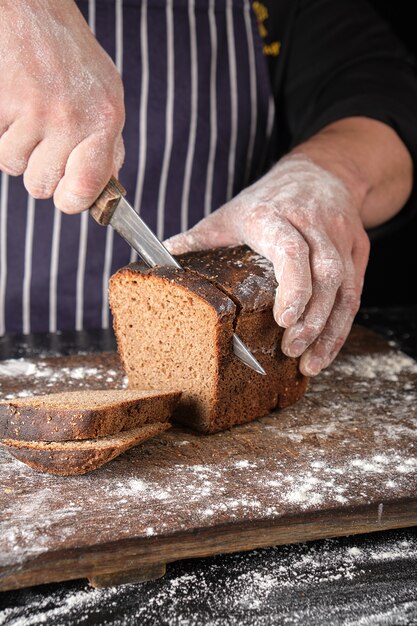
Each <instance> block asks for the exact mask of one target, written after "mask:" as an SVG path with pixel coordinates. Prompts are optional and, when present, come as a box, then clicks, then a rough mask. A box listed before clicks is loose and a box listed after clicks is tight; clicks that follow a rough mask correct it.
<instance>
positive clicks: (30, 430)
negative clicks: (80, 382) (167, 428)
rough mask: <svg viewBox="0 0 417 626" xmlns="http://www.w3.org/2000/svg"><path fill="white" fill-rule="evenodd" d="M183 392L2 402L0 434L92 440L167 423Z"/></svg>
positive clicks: (77, 394) (85, 393)
mask: <svg viewBox="0 0 417 626" xmlns="http://www.w3.org/2000/svg"><path fill="white" fill-rule="evenodd" d="M180 395H181V393H180V392H179V391H175V390H172V391H161V390H157V389H155V390H147V391H143V390H137V389H97V390H79V391H68V392H62V393H53V394H49V395H42V396H32V397H29V398H16V399H14V400H7V401H3V402H0V437H5V438H9V439H14V440H20V441H65V440H75V439H92V438H94V437H104V436H107V435H114V434H116V433H119V432H121V431H125V430H129V429H132V428H135V427H137V426H144V425H145V424H149V423H154V422H165V421H166V420H167V419H168V418H169V416H170V415H171V413H172V411H173V408H174V406H175V405H176V404H177V402H178V400H179V397H180Z"/></svg>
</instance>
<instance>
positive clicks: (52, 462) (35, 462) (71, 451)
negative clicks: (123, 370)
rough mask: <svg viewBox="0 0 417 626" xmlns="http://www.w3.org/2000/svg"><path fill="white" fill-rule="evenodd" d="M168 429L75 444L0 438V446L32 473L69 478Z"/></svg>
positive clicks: (158, 427)
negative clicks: (29, 468)
mask: <svg viewBox="0 0 417 626" xmlns="http://www.w3.org/2000/svg"><path fill="white" fill-rule="evenodd" d="M170 427H171V425H170V424H168V423H157V424H147V425H145V426H139V427H137V428H132V429H131V430H126V431H123V432H121V433H118V434H116V435H110V436H108V437H100V438H98V439H84V440H76V441H59V442H56V441H49V442H47V441H15V440H13V439H2V440H0V445H3V446H4V447H5V448H6V449H7V450H8V451H9V452H10V454H12V455H13V456H14V457H15V458H16V459H18V460H19V461H21V462H22V463H25V464H26V465H29V467H31V468H32V469H34V470H37V471H39V472H47V473H48V474H56V475H58V476H71V475H76V474H86V473H87V472H91V471H92V470H95V469H97V468H98V467H100V466H101V465H104V464H105V463H108V462H109V461H111V460H112V459H114V458H115V457H117V456H119V454H122V452H125V451H126V450H128V449H129V448H132V447H133V446H137V445H138V444H139V443H142V442H143V441H145V440H146V439H149V438H150V437H154V436H155V435H158V434H159V433H161V432H163V431H165V430H167V429H168V428H170Z"/></svg>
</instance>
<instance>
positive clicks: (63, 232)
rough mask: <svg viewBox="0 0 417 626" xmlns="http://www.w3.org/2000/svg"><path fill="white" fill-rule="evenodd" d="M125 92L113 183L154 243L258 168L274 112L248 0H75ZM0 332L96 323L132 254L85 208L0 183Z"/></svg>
mask: <svg viewBox="0 0 417 626" xmlns="http://www.w3.org/2000/svg"><path fill="white" fill-rule="evenodd" d="M78 4H79V7H80V9H81V11H82V12H83V15H84V17H85V18H86V20H87V21H88V23H89V25H90V28H91V29H92V31H93V32H94V33H95V34H96V36H97V38H98V40H99V42H100V43H101V45H103V47H104V48H105V49H106V50H107V52H108V53H109V54H110V55H111V57H112V58H113V59H114V61H115V64H116V66H117V68H118V70H119V72H120V73H121V74H122V77H123V81H124V85H125V101H126V112H127V117H126V125H125V130H124V140H125V145H126V161H125V166H124V167H123V170H122V171H121V175H120V180H121V182H122V184H123V185H124V186H125V187H126V188H127V190H128V197H129V198H130V200H131V201H132V203H133V204H134V207H135V209H136V211H138V212H139V213H140V214H141V215H142V217H143V218H144V219H145V221H146V222H147V223H148V224H149V226H150V227H151V228H152V229H154V231H155V232H156V233H157V235H158V237H160V238H161V239H164V238H166V237H169V236H171V235H173V234H175V233H177V232H180V231H181V230H185V229H187V228H189V227H191V226H192V225H193V224H195V223H196V222H197V221H199V220H200V219H201V218H203V217H204V216H205V215H208V214H209V213H210V212H211V211H213V210H215V209H216V208H217V207H219V206H220V205H222V204H223V203H224V202H225V201H227V200H228V199H230V198H231V197H232V196H233V195H235V194H236V193H237V192H238V191H239V190H241V189H242V188H243V187H245V186H246V185H247V184H248V183H249V182H251V181H252V180H253V179H254V178H256V177H257V176H259V174H260V173H262V167H263V164H264V163H265V152H266V146H267V145H268V139H269V137H270V136H271V133H272V126H273V122H274V107H273V100H272V97H271V93H270V85H269V76H268V71H267V67H266V62H265V59H264V57H263V55H262V42H261V40H260V38H259V33H258V25H257V22H256V18H255V16H254V14H253V12H252V9H251V6H250V3H249V0H142V1H140V0H80V1H79V3H78ZM0 186H1V187H0V334H4V333H5V332H10V333H12V332H24V333H30V332H39V331H48V330H49V331H51V332H54V331H57V330H67V329H77V330H81V329H83V328H101V327H103V328H107V327H108V326H109V324H110V323H111V320H110V313H109V308H108V301H107V287H108V280H109V277H110V275H111V274H112V273H113V272H114V271H116V269H117V268H118V267H121V266H122V265H125V264H126V263H128V262H129V261H131V260H134V259H135V258H136V257H135V253H134V252H132V251H131V250H130V248H129V247H128V246H127V244H126V243H125V242H124V241H123V240H122V239H121V238H120V237H119V236H118V235H117V234H116V233H114V232H113V230H112V229H111V228H108V229H104V228H102V227H99V226H98V225H97V224H96V223H95V222H94V221H93V220H91V219H90V218H89V216H88V214H87V213H84V214H82V215H81V216H68V215H65V214H62V213H60V212H59V211H58V210H56V209H55V208H54V206H53V203H52V201H40V200H36V201H35V200H34V199H33V198H32V197H30V196H28V194H27V192H26V191H25V189H24V187H23V183H22V179H21V178H11V177H8V176H7V175H5V174H2V175H1V181H0Z"/></svg>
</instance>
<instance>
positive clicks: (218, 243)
mask: <svg viewBox="0 0 417 626" xmlns="http://www.w3.org/2000/svg"><path fill="white" fill-rule="evenodd" d="M238 243H239V241H237V239H236V237H235V236H234V234H233V232H232V229H231V228H227V227H225V219H224V212H223V210H222V209H218V210H217V211H214V213H211V215H209V216H208V217H205V218H204V219H202V220H201V221H200V222H198V224H196V225H195V226H193V228H190V229H189V230H187V231H185V232H184V233H180V234H179V235H174V236H173V237H170V238H169V239H166V240H165V241H164V246H165V247H166V248H167V249H168V250H169V252H171V253H172V254H182V253H184V252H193V251H196V250H207V249H208V248H220V247H222V246H232V245H237V244H238Z"/></svg>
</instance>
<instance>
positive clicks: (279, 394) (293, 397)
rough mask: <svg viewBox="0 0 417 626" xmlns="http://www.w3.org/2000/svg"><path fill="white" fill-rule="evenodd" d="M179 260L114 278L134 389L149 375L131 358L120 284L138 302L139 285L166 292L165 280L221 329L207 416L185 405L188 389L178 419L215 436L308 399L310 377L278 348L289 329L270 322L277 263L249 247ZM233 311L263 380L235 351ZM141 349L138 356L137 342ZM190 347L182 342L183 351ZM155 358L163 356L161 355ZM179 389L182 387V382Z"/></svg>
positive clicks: (121, 342)
mask: <svg viewBox="0 0 417 626" xmlns="http://www.w3.org/2000/svg"><path fill="white" fill-rule="evenodd" d="M178 259H179V261H180V263H181V264H182V266H183V267H184V268H185V271H181V270H175V269H174V270H173V269H171V268H152V269H149V268H145V266H144V265H143V264H140V263H138V264H133V265H130V266H127V267H125V268H122V269H121V270H119V272H118V273H117V274H116V275H114V276H113V277H112V279H111V286H110V303H111V307H112V311H113V319H114V329H115V333H116V337H117V341H118V347H119V353H120V355H121V359H122V363H123V365H124V367H125V371H126V373H127V375H128V379H129V386H130V385H132V386H135V385H136V384H137V382H138V380H140V378H141V376H145V375H146V371H144V369H143V367H142V365H141V362H140V360H138V361H136V360H135V358H132V357H131V356H129V355H128V354H127V350H126V336H127V335H128V334H129V331H128V330H127V329H126V327H125V321H124V316H125V312H124V311H123V308H122V307H120V306H119V299H118V297H117V292H118V289H119V288H121V282H123V283H124V288H125V289H127V290H128V289H131V290H132V293H133V292H134V291H135V290H137V294H138V297H139V296H140V290H141V281H143V280H147V281H153V280H154V281H155V282H154V287H155V289H156V290H157V289H159V290H163V289H164V288H166V287H164V284H165V285H166V283H164V281H169V282H170V283H171V284H172V283H175V284H176V285H177V286H178V287H181V288H182V289H184V288H185V289H186V290H188V291H189V293H190V294H193V295H197V296H198V297H199V298H203V299H205V301H206V302H207V304H208V305H209V306H210V307H211V309H212V310H213V312H214V313H215V315H216V319H215V320H214V319H213V318H212V317H209V316H208V315H207V319H206V320H205V321H204V323H205V324H207V331H208V332H209V331H210V328H211V326H210V325H211V324H214V326H216V328H217V333H216V339H215V353H216V359H217V370H216V379H215V380H212V381H211V383H212V387H213V393H212V395H211V399H210V401H209V402H208V401H207V400H204V403H205V405H204V411H203V412H202V411H201V410H200V409H199V406H198V404H196V405H195V406H194V407H192V406H191V405H190V404H188V406H187V404H186V403H187V398H188V393H187V390H185V391H184V393H183V397H182V401H181V402H180V403H179V405H178V407H177V409H176V410H175V411H174V417H175V419H176V420H177V421H179V422H181V423H183V424H186V425H187V426H190V427H192V428H193V429H195V430H198V431H200V432H204V433H214V432H217V431H220V430H224V429H226V428H230V427H231V426H234V425H236V424H242V423H245V422H248V421H251V420H254V419H256V418H258V417H262V416H264V415H267V414H268V413H269V412H270V411H272V410H273V409H275V408H277V407H285V406H289V405H290V404H293V403H294V402H296V401H297V400H298V399H299V398H300V397H301V396H302V395H303V394H304V392H305V390H306V388H307V384H308V379H307V378H306V377H305V376H303V375H302V374H301V373H300V372H299V369H298V359H292V358H289V357H287V356H285V355H284V354H283V353H282V351H281V348H280V346H281V340H282V335H283V332H284V329H283V328H280V327H279V326H278V325H277V324H276V322H275V320H274V317H273V303H274V296H275V291H276V288H277V282H276V279H275V273H274V270H273V267H272V264H271V263H269V261H267V260H266V259H265V258H263V257H261V256H260V255H257V254H255V253H254V252H253V251H252V250H250V248H248V247H247V246H238V247H236V248H218V249H214V250H205V251H200V252H192V253H188V254H184V255H180V256H179V257H178ZM161 279H162V282H161ZM133 283H134V284H133ZM196 287H197V288H196ZM213 289H214V291H213ZM216 291H217V295H216ZM227 303H229V304H227ZM225 311H227V315H228V316H229V318H228V321H229V326H228V327H227V326H226V325H224V326H222V322H223V321H224V315H225ZM232 311H233V313H234V317H233V320H232V328H233V330H234V331H235V332H236V333H237V334H238V335H239V337H240V338H241V339H242V340H243V341H244V342H245V344H246V345H247V346H248V348H249V349H250V350H251V351H252V353H253V354H254V356H255V357H256V358H257V359H258V361H259V362H260V363H261V365H262V366H263V367H264V369H265V371H266V373H267V375H266V376H261V375H259V374H258V373H256V372H254V371H253V370H251V369H250V368H248V367H247V366H246V365H244V364H243V363H241V362H240V361H239V360H238V359H237V357H236V356H235V355H234V354H233V351H232V332H231V328H230V314H231V312H232ZM192 314H193V312H192V311H191V310H190V315H192ZM172 323H174V322H172ZM196 324H201V320H197V318H196ZM131 326H132V330H131V332H132V334H133V335H135V334H136V335H138V336H140V329H139V328H135V327H134V324H131ZM156 339H157V338H156ZM190 340H192V337H190ZM137 346H138V353H139V352H140V342H139V340H138V344H137ZM186 349H187V348H186V345H184V346H183V350H184V354H185V353H186ZM131 353H132V351H131ZM133 353H134V354H135V352H133ZM155 355H156V356H155V358H158V357H157V351H156V350H155ZM148 367H149V364H148ZM168 374H169V376H168V379H169V380H170V381H171V382H172V381H175V371H174V370H173V371H169V372H168ZM166 383H167V381H166V380H161V382H160V384H161V385H162V384H164V385H165V384H166ZM178 386H181V385H180V384H179V383H178ZM194 395H198V393H197V394H195V393H194ZM185 407H186V408H185Z"/></svg>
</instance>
